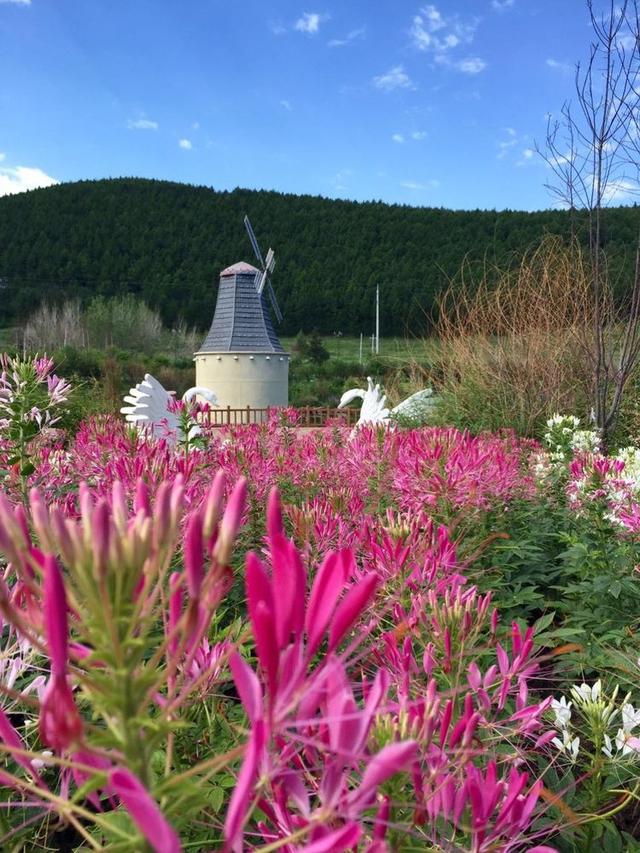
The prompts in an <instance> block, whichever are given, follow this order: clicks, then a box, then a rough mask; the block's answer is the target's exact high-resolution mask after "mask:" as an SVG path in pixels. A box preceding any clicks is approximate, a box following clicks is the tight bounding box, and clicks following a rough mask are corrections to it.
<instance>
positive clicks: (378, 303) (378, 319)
mask: <svg viewBox="0 0 640 853" xmlns="http://www.w3.org/2000/svg"><path fill="white" fill-rule="evenodd" d="M379 353H380V285H379V284H376V355H379Z"/></svg>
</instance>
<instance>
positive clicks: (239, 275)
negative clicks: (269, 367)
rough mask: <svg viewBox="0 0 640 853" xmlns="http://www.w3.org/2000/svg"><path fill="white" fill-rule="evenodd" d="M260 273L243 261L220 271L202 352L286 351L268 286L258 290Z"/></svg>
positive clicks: (201, 348)
mask: <svg viewBox="0 0 640 853" xmlns="http://www.w3.org/2000/svg"><path fill="white" fill-rule="evenodd" d="M257 272H258V270H257V269H256V268H255V267H253V266H251V264H246V263H242V262H241V263H238V264H233V266H230V267H227V268H226V269H225V270H223V271H222V272H221V273H220V285H219V287H218V300H217V302H216V310H215V313H214V315H213V322H212V323H211V328H210V329H209V334H208V335H207V337H206V338H205V339H204V341H203V343H202V346H201V347H200V350H199V352H284V347H283V346H282V344H281V343H280V341H279V340H278V336H277V335H276V333H275V329H274V328H273V324H272V322H271V316H270V314H269V305H268V303H267V299H266V289H265V290H264V291H263V292H262V294H259V293H258V291H257V290H256V281H255V276H256V273H257Z"/></svg>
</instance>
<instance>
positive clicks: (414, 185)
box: [401, 179, 440, 192]
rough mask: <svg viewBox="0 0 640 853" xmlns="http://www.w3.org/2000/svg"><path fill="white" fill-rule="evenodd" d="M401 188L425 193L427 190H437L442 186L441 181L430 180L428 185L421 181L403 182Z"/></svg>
mask: <svg viewBox="0 0 640 853" xmlns="http://www.w3.org/2000/svg"><path fill="white" fill-rule="evenodd" d="M401 186H403V187H404V188H405V189H406V190H414V191H423V192H424V191H425V190H435V189H436V188H437V187H439V186H440V181H436V180H433V179H432V180H430V181H427V182H426V183H421V182H420V181H402V184H401Z"/></svg>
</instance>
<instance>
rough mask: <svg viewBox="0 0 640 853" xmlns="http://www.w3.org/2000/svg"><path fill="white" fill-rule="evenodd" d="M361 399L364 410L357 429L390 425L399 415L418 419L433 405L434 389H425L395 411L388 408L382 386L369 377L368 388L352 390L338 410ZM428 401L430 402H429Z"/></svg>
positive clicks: (346, 393)
mask: <svg viewBox="0 0 640 853" xmlns="http://www.w3.org/2000/svg"><path fill="white" fill-rule="evenodd" d="M358 397H360V398H361V399H362V408H361V409H360V417H359V418H358V422H357V423H356V428H357V427H361V426H363V425H364V424H388V423H391V422H392V421H393V420H395V418H396V416H397V415H400V416H403V417H408V418H412V417H418V416H419V414H420V413H422V412H423V411H424V408H425V405H431V404H432V403H433V402H434V400H433V389H432V388H425V389H424V390H423V391H416V393H415V394H412V395H411V396H410V397H407V399H406V400H403V401H402V402H401V403H398V405H397V406H395V407H394V408H393V409H388V408H387V407H386V405H385V404H386V402H387V397H386V394H383V393H382V390H381V389H380V385H374V384H373V379H372V378H371V377H370V376H367V388H366V390H365V389H364V388H352V389H351V390H350V391H345V393H344V394H343V395H342V397H341V398H340V402H339V403H338V408H339V409H342V408H344V406H348V405H349V403H351V402H352V401H353V400H355V399H357V398H358ZM427 401H428V402H427Z"/></svg>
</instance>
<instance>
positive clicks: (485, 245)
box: [0, 178, 638, 335]
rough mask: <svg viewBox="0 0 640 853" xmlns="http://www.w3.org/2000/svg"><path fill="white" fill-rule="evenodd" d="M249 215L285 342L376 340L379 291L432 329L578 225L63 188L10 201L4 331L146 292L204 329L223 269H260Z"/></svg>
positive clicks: (2, 270)
mask: <svg viewBox="0 0 640 853" xmlns="http://www.w3.org/2000/svg"><path fill="white" fill-rule="evenodd" d="M245 213H248V214H249V216H250V217H251V220H252V222H253V224H254V228H255V230H256V233H257V236H258V239H259V241H260V243H261V246H262V248H263V251H266V249H267V248H268V247H269V246H273V247H274V249H275V251H276V259H277V268H276V273H275V277H274V286H275V290H276V292H277V295H278V299H279V302H280V305H281V308H282V309H283V313H284V316H285V320H284V323H283V325H282V326H281V327H280V331H281V333H283V334H293V333H296V332H297V331H298V330H299V329H303V330H305V331H310V330H311V329H312V328H314V327H315V328H317V329H318V330H319V331H321V332H323V333H331V332H334V331H338V330H340V331H342V332H343V333H351V334H358V333H359V332H361V331H362V332H364V333H365V334H368V333H370V332H371V331H372V319H373V317H372V314H373V310H372V309H373V298H374V292H375V285H376V283H379V284H380V285H381V287H382V311H383V328H382V333H383V334H385V335H389V334H402V333H404V332H405V331H407V330H411V331H418V330H419V329H420V327H421V326H422V325H423V324H424V318H425V316H427V315H428V314H429V313H430V311H431V308H432V306H433V301H434V295H435V294H436V293H437V291H438V290H439V289H440V288H441V287H442V286H443V285H444V284H445V283H446V281H447V276H451V275H454V274H455V273H456V271H457V270H458V269H459V267H460V264H461V262H462V261H463V259H464V258H465V257H469V258H470V259H471V260H477V261H481V260H482V259H483V258H485V257H488V258H489V259H490V260H495V259H503V258H505V257H507V256H509V255H512V254H513V253H514V252H515V253H519V252H521V251H522V250H524V249H526V248H527V247H528V246H530V245H531V244H532V243H533V242H535V241H536V240H537V239H539V237H540V236H541V235H542V234H543V233H545V231H548V232H552V233H560V234H564V233H566V232H567V229H568V217H567V214H566V213H564V212H561V211H543V212H539V213H522V212H512V211H506V212H499V213H497V212H495V211H479V210H476V211H451V210H443V209H435V208H417V207H405V206H399V205H387V204H383V203H381V202H366V203H356V202H347V201H335V200H329V199H325V198H319V197H312V196H294V195H282V194H280V193H276V192H265V191H251V190H240V189H238V190H234V191H233V192H216V191H213V190H211V189H207V188H205V187H194V186H187V185H184V184H177V183H169V182H164V181H154V180H143V179H130V178H123V179H114V180H100V181H81V182H78V183H72V184H61V185H58V186H54V187H50V188H47V189H40V190H34V191H32V192H28V193H21V194H19V195H14V196H6V197H4V198H0V326H3V325H9V324H12V323H17V322H20V321H21V320H23V319H24V318H25V317H26V316H27V315H28V314H29V313H30V312H31V311H32V310H33V309H34V308H35V307H36V306H37V305H38V304H39V303H40V301H42V300H48V301H54V300H56V301H57V300H61V299H63V298H66V297H76V296H77V297H80V298H81V299H86V298H89V297H91V296H93V295H95V294H104V295H113V294H121V293H134V294H137V295H139V296H140V297H141V298H143V299H144V300H145V301H146V302H148V303H149V304H150V305H153V306H156V307H158V308H159V310H160V311H161V314H162V316H163V318H164V320H165V322H166V323H167V324H168V325H171V324H172V323H174V322H175V321H176V319H177V318H178V317H182V318H184V319H185V320H186V321H187V323H189V324H190V325H193V324H195V325H197V326H199V327H201V328H202V329H204V328H205V327H206V326H208V324H209V323H210V321H211V317H212V316H213V309H214V306H215V297H216V292H217V281H218V274H219V272H220V270H221V269H222V268H223V267H225V266H227V265H229V264H231V263H233V262H235V261H237V260H248V261H253V256H252V251H251V247H250V244H249V241H248V239H247V236H246V234H245V231H244V227H243V224H242V219H243V216H244V214H245ZM607 217H608V218H607V239H608V241H609V249H610V250H611V255H612V256H613V258H614V262H615V267H616V269H617V270H620V269H622V259H623V258H627V259H628V260H629V261H630V260H631V258H632V256H633V252H634V249H635V236H636V234H637V231H638V223H637V210H636V209H635V208H618V209H615V210H611V211H610V212H608V213H607ZM629 265H630V264H628V265H627V266H629Z"/></svg>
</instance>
